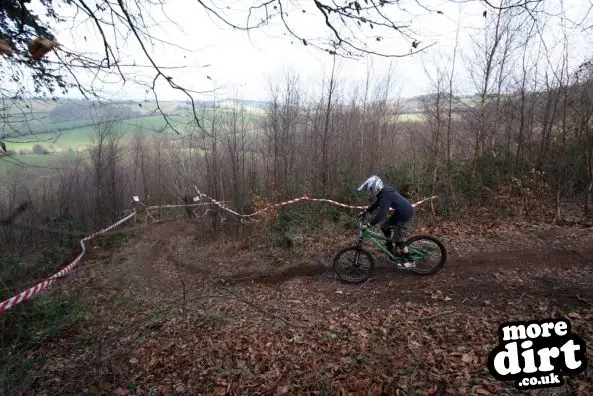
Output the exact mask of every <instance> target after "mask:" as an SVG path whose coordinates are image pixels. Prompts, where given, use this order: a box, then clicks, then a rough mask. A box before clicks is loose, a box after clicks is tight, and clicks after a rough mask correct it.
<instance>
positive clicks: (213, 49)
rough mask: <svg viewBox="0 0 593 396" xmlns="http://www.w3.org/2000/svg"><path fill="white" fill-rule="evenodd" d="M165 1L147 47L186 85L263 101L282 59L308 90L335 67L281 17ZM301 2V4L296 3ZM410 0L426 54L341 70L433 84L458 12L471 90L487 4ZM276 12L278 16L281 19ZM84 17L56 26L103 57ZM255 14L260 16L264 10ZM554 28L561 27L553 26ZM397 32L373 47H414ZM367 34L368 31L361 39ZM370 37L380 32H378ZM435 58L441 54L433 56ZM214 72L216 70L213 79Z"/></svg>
mask: <svg viewBox="0 0 593 396" xmlns="http://www.w3.org/2000/svg"><path fill="white" fill-rule="evenodd" d="M94 3H95V2H94V1H93V2H91V3H89V6H90V7H91V8H93V9H94V8H95V4H94ZM215 3H216V4H218V5H220V4H224V5H225V7H227V6H228V7H229V8H225V7H221V11H224V12H225V15H227V16H228V17H229V19H230V20H232V21H233V22H235V23H236V24H239V25H244V24H245V16H246V15H247V14H246V13H245V10H246V9H247V8H248V7H249V6H250V5H252V4H254V3H253V2H252V0H236V1H215ZM284 3H287V2H283V4H284ZM546 3H548V4H546V6H547V7H551V8H550V10H552V9H553V8H555V9H556V10H558V9H559V8H558V7H559V6H560V1H559V0H558V1H557V0H550V1H548V0H546ZM566 3H567V4H565V8H566V11H567V15H568V17H569V18H570V20H571V21H572V22H581V21H582V19H583V18H585V17H587V18H588V17H589V16H587V15H586V12H587V11H588V10H589V7H590V2H589V0H570V1H566ZM165 4H166V5H165V7H163V8H162V9H161V7H160V6H159V7H153V8H151V12H150V15H144V17H145V18H147V19H148V18H149V17H151V18H152V19H153V20H154V21H153V22H149V23H152V24H154V25H155V26H154V27H152V28H151V30H150V32H151V34H152V35H153V36H155V37H157V38H159V39H161V40H163V41H167V42H168V43H169V44H163V43H156V44H155V45H154V46H149V48H148V50H149V52H150V54H151V55H152V56H153V59H154V61H155V62H156V63H157V64H158V65H160V66H167V67H169V66H183V65H186V66H188V68H186V69H175V70H167V74H168V75H170V76H172V77H173V79H174V81H176V82H177V84H179V85H182V86H184V87H186V88H189V89H193V90H196V91H203V90H210V89H212V88H214V87H218V88H224V89H223V90H222V91H221V92H220V93H219V94H218V95H217V97H218V98H221V97H225V96H233V95H234V94H236V95H238V96H239V97H242V98H245V99H256V100H257V99H260V100H263V99H267V98H268V97H269V94H268V92H269V90H268V88H269V81H270V80H271V79H276V80H278V79H279V77H280V76H281V73H282V71H283V69H284V68H287V67H290V68H291V69H293V70H294V71H296V72H298V73H299V74H300V76H301V79H302V82H303V85H304V86H305V87H306V88H307V89H310V90H314V89H318V88H319V87H320V85H321V78H322V75H323V73H324V72H329V69H330V68H331V62H332V57H331V56H330V55H328V54H327V53H324V52H321V51H319V50H316V49H314V48H312V47H311V46H307V47H305V46H304V45H303V44H302V43H300V42H298V41H297V40H296V39H294V38H292V37H290V36H289V35H284V33H285V32H286V30H285V29H284V27H283V26H282V25H279V24H278V23H273V24H271V26H268V27H266V28H263V29H258V30H254V31H251V32H250V33H246V32H244V31H238V30H233V29H232V28H230V27H228V26H226V25H224V24H223V23H222V22H221V21H219V20H217V19H215V18H214V17H213V16H211V15H209V14H208V13H207V12H206V10H205V9H204V8H203V7H202V6H201V5H200V4H199V3H198V2H196V1H192V0H168V1H166V3H165ZM206 4H211V3H206ZM294 4H296V5H297V6H296V7H295V5H294ZM402 4H403V6H402V8H405V10H406V11H402V10H401V9H399V8H397V7H396V6H389V9H391V10H392V12H391V14H390V16H392V18H393V20H394V21H396V22H399V23H401V24H409V25H410V26H411V28H412V29H413V30H414V32H416V33H417V35H416V37H418V38H419V39H420V41H421V46H423V45H429V44H433V46H432V47H430V48H429V49H427V50H426V51H425V52H423V53H421V54H416V55H412V56H409V57H404V58H396V59H386V58H380V57H373V58H368V59H362V60H356V61H354V60H341V61H340V62H339V63H340V73H339V77H340V78H342V80H344V81H346V82H347V83H348V84H350V86H351V85H352V84H353V83H362V82H363V81H364V77H365V73H366V70H367V67H368V66H369V65H370V64H371V63H372V65H373V75H374V76H375V77H374V82H375V83H379V84H381V82H380V80H379V79H380V78H382V77H384V76H385V74H386V73H387V72H388V71H389V70H391V78H392V82H393V84H394V85H393V88H394V91H393V94H392V96H394V95H397V94H400V95H402V96H404V97H409V96H414V95H418V94H424V93H427V92H428V89H429V88H428V87H429V80H428V78H427V76H426V74H425V71H424V68H425V67H426V68H428V69H429V70H431V72H432V75H433V76H434V65H435V64H438V65H440V66H446V65H447V64H448V62H447V58H446V57H447V56H450V55H451V54H452V49H453V47H454V45H455V35H456V29H457V25H458V22H459V21H460V32H459V48H460V49H461V50H462V51H463V53H464V54H463V56H464V58H461V57H459V58H458V61H459V63H458V65H457V66H456V70H457V71H456V73H455V75H456V80H457V81H456V82H457V85H458V87H459V89H460V90H461V91H465V92H469V91H471V90H472V85H471V83H470V79H469V75H468V73H467V68H466V66H465V64H464V59H466V60H467V59H469V60H471V59H472V57H473V56H472V53H473V52H472V51H473V49H472V44H471V42H472V39H476V38H479V37H480V34H482V33H480V30H479V29H480V28H483V26H484V24H485V19H484V18H483V17H482V12H483V11H484V10H485V9H486V8H485V6H484V5H483V4H482V3H480V2H479V1H471V2H469V3H462V4H458V3H455V2H453V1H444V0H441V1H429V0H424V3H418V2H416V1H415V0H413V1H402ZM419 4H421V5H426V6H428V5H429V4H430V7H431V8H432V9H434V10H440V11H442V12H443V14H437V13H431V12H428V11H426V10H425V9H423V8H422V7H421V6H419ZM303 5H304V6H303ZM219 7H220V6H219ZM286 7H287V9H286V10H285V11H286V12H288V13H289V15H288V17H287V21H288V22H289V23H290V24H291V28H293V29H294V31H295V32H297V34H299V35H301V36H303V37H305V38H307V40H309V41H310V42H314V40H315V38H327V37H329V35H330V31H329V30H328V29H327V28H326V27H325V25H324V23H323V22H324V21H323V18H322V16H321V15H320V13H319V11H318V10H316V9H315V6H314V3H313V1H312V0H311V1H309V0H307V1H293V2H292V5H291V6H290V7H288V6H286ZM163 10H164V11H165V13H163ZM303 10H304V11H305V12H304V13H303ZM58 12H65V13H66V14H68V13H69V12H70V13H71V11H69V10H67V9H66V8H65V6H61V7H60V8H58ZM165 14H166V15H165ZM275 19H277V21H278V22H279V19H278V18H275ZM77 20H78V21H80V22H78V23H77V24H72V23H71V24H72V25H73V26H74V27H71V26H70V24H69V25H68V26H62V27H61V28H60V30H59V31H58V34H57V37H58V40H59V42H60V43H61V44H63V45H64V46H65V47H66V48H69V49H76V50H79V51H80V50H84V51H85V52H93V53H94V54H96V56H97V57H100V55H101V51H102V50H103V46H102V41H101V40H100V38H99V36H98V34H97V32H96V29H95V27H94V25H93V24H92V23H91V22H90V21H86V22H84V19H83V18H82V16H81V15H79V17H78V18H77ZM254 20H257V15H256V17H255V18H254ZM171 21H174V22H175V23H172V22H171ZM157 23H158V26H157ZM548 23H549V29H548V30H547V31H545V32H544V38H545V43H546V45H547V47H548V49H550V50H552V51H554V50H555V52H554V54H553V56H551V57H550V59H551V62H555V61H556V59H557V58H558V56H560V53H559V51H558V50H560V49H561V47H562V43H561V42H560V41H558V40H557V39H559V38H561V37H562V36H561V31H560V30H559V26H560V20H559V19H558V18H551V19H549V22H548ZM585 25H586V24H585ZM589 25H590V23H589ZM364 30H365V31H367V32H368V33H369V34H375V33H376V31H371V30H370V29H368V28H366V29H364ZM375 30H377V29H375ZM554 30H555V32H554V34H552V32H553V31H554ZM385 32H386V31H385V30H383V31H382V33H385ZM355 33H356V32H355ZM356 34H358V33H356ZM391 34H392V37H391V38H385V37H384V39H383V40H382V41H381V42H379V43H377V42H376V41H375V40H370V41H369V42H370V43H375V44H376V46H375V47H374V49H376V50H378V51H382V52H385V53H396V54H404V53H406V52H409V50H410V45H409V42H407V41H405V40H403V39H402V37H401V36H400V35H397V34H394V33H391ZM554 36H556V38H555V37H554ZM357 37H358V36H357ZM362 37H363V36H362V34H360V38H362ZM369 37H371V39H372V36H369ZM570 37H571V49H570V53H571V56H572V65H573V67H574V66H575V65H577V64H578V62H580V61H581V60H582V59H585V58H586V57H587V56H590V55H591V39H590V38H591V31H590V30H584V31H583V29H582V28H579V29H576V30H573V31H572V32H571V34H570ZM291 41H292V42H293V44H291ZM173 44H174V45H173ZM119 45H120V54H121V55H122V62H124V63H128V64H136V65H149V60H148V59H147V58H146V56H145V55H144V54H143V52H142V50H141V48H140V47H139V45H138V44H137V42H136V40H135V39H134V37H133V36H131V35H130V36H129V37H128V38H127V40H125V41H124V40H122V37H121V36H120V43H119ZM180 47H181V48H180ZM182 48H183V49H182ZM49 56H50V57H51V58H52V59H55V55H54V54H51V53H50V55H49ZM443 57H444V58H443ZM468 57H469V58H468ZM437 59H441V60H437ZM435 60H437V61H436V62H435ZM205 64H208V65H210V66H209V67H207V68H200V67H196V66H199V65H205ZM390 64H391V65H390ZM390 67H391V69H390ZM123 70H124V72H125V73H126V74H128V73H129V75H130V76H131V75H133V76H134V79H135V80H137V81H144V82H150V81H152V78H153V77H154V71H153V70H152V69H150V68H139V67H127V68H124V69H123ZM206 76H210V77H211V80H210V79H208V78H207V77H206ZM79 78H80V81H81V82H82V83H83V84H89V83H90V82H91V81H92V79H91V77H90V76H85V75H79ZM109 81H110V82H109V83H108V84H100V83H98V82H97V81H96V80H95V81H94V84H95V86H96V87H97V88H99V89H100V90H101V91H102V92H104V93H108V94H109V95H113V97H118V98H133V99H144V98H147V99H152V98H153V97H154V96H153V94H152V93H148V94H147V93H146V87H143V86H141V85H139V84H137V83H134V81H130V82H129V83H127V84H126V85H123V86H122V84H121V79H120V78H119V77H117V76H112V77H110V78H109ZM157 90H158V94H159V99H161V100H174V99H184V98H185V97H184V95H183V94H182V93H180V92H177V91H174V90H172V89H170V88H168V86H167V84H166V83H165V82H163V81H162V80H161V83H160V84H159V85H157ZM72 96H77V97H80V94H77V93H76V92H72ZM196 98H197V99H200V98H199V97H196Z"/></svg>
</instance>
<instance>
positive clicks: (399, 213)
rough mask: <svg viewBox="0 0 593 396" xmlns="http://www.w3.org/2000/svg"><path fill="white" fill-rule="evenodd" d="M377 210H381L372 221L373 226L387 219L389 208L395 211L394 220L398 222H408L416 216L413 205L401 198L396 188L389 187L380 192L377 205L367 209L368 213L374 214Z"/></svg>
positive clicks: (374, 204)
mask: <svg viewBox="0 0 593 396" xmlns="http://www.w3.org/2000/svg"><path fill="white" fill-rule="evenodd" d="M377 208H379V210H378V211H377V213H375V215H374V216H373V218H372V219H371V221H370V224H371V225H372V226H374V225H375V224H377V223H378V222H380V221H381V220H383V219H384V218H385V215H386V214H387V212H388V211H389V208H393V209H395V213H394V214H393V215H392V218H393V219H394V220H397V221H408V220H410V219H411V218H412V217H413V216H414V215H415V214H416V209H414V206H412V203H411V202H410V201H408V200H407V199H405V198H404V197H403V196H401V195H400V194H399V193H398V192H397V190H396V189H395V188H393V187H388V186H385V187H383V188H382V189H381V191H379V193H378V194H377V199H376V200H375V203H373V204H372V205H371V206H369V207H368V208H367V212H372V211H374V210H375V209H377Z"/></svg>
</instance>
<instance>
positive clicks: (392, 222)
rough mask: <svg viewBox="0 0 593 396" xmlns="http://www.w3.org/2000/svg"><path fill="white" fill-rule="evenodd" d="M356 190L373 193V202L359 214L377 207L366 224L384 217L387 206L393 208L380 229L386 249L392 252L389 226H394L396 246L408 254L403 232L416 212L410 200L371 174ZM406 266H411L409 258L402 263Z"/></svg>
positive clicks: (376, 221) (387, 209)
mask: <svg viewBox="0 0 593 396" xmlns="http://www.w3.org/2000/svg"><path fill="white" fill-rule="evenodd" d="M358 191H363V192H364V191H367V192H370V193H371V194H373V196H374V197H375V202H374V203H373V204H372V205H371V206H369V207H368V208H366V209H365V210H363V211H362V212H360V214H361V215H365V214H366V213H371V212H373V211H374V210H376V209H377V208H378V209H379V210H378V211H377V213H375V215H374V216H373V218H372V219H371V221H370V222H369V223H367V226H374V225H376V224H377V223H379V222H380V221H381V220H382V219H384V218H385V215H386V214H387V213H388V211H389V208H392V209H395V213H393V214H392V215H391V216H390V217H389V218H388V219H387V220H385V221H384V222H383V223H382V224H381V231H382V232H383V235H385V237H386V238H388V241H387V243H386V245H385V246H386V247H387V249H389V250H390V251H392V252H393V242H392V241H391V238H390V237H391V230H390V228H389V227H394V235H393V239H394V240H395V243H396V245H397V248H398V250H399V251H401V253H403V254H404V257H405V256H406V255H407V254H408V248H407V247H406V246H404V241H405V232H406V231H407V230H408V229H409V228H410V226H411V223H412V219H413V218H414V215H415V214H416V209H414V206H413V205H412V203H411V202H410V201H408V200H407V199H406V198H404V197H403V196H402V195H401V194H400V193H399V192H398V191H397V190H396V189H395V188H393V187H390V186H385V185H384V184H383V181H382V180H381V178H380V177H379V176H376V175H373V176H371V177H369V178H368V179H367V180H365V182H364V183H362V185H361V186H360V187H359V188H358ZM404 266H405V267H406V268H409V267H411V266H413V263H412V262H411V260H406V262H405V263H404Z"/></svg>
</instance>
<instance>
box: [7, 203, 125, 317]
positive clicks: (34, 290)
mask: <svg viewBox="0 0 593 396" xmlns="http://www.w3.org/2000/svg"><path fill="white" fill-rule="evenodd" d="M135 214H136V212H133V213H131V214H129V215H128V216H126V217H124V218H123V219H121V220H119V221H118V222H117V223H114V224H112V225H110V226H109V227H107V228H103V229H102V230H100V231H97V232H95V233H93V234H91V235H88V236H86V237H84V238H82V239H81V240H80V246H81V247H82V252H81V253H80V254H79V255H78V257H76V258H75V259H74V261H72V262H71V263H70V264H68V265H67V266H66V267H64V268H62V269H61V270H60V271H58V272H56V273H55V274H53V275H52V276H50V277H49V278H47V279H45V280H43V281H41V282H39V283H38V284H36V285H35V286H33V287H31V288H29V289H27V290H25V291H23V292H21V293H19V294H17V295H16V296H14V297H11V298H9V299H8V300H4V301H2V302H0V314H1V313H3V312H4V311H6V310H9V309H11V308H12V307H14V306H15V305H17V304H20V303H22V302H23V301H26V300H28V299H30V298H31V297H33V296H35V295H36V294H38V293H39V292H41V291H42V290H45V289H47V288H48V287H49V286H51V284H52V283H54V282H55V281H56V280H58V279H59V278H61V277H63V276H64V275H65V274H67V273H68V272H70V270H71V269H72V268H74V267H75V266H76V264H78V263H79V262H80V260H81V259H82V257H83V256H84V254H85V252H86V247H85V246H84V242H85V241H88V240H90V239H93V238H95V237H97V236H98V235H100V234H103V233H105V232H107V231H111V230H112V229H114V228H115V227H117V226H119V225H120V224H122V223H124V222H126V221H128V220H129V219H131V218H132V217H134V215H135Z"/></svg>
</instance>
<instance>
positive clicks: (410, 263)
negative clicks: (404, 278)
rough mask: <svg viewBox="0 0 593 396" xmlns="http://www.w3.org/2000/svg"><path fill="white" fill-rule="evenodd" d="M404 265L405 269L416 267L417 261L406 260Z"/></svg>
mask: <svg viewBox="0 0 593 396" xmlns="http://www.w3.org/2000/svg"><path fill="white" fill-rule="evenodd" d="M402 265H403V267H404V268H405V269H410V268H416V263H415V262H413V261H406V262H405V263H403V264H402Z"/></svg>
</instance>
